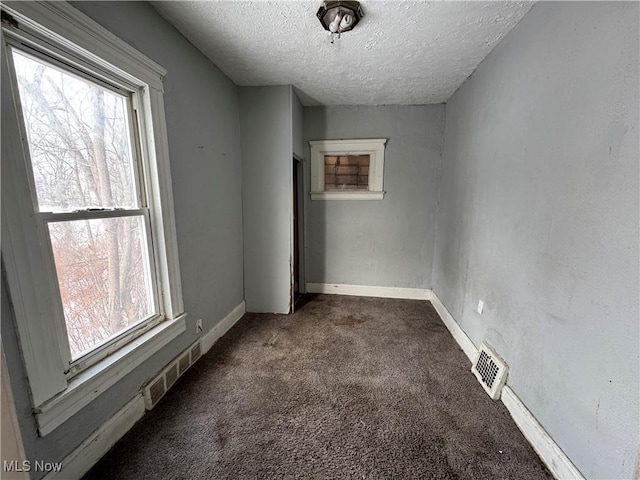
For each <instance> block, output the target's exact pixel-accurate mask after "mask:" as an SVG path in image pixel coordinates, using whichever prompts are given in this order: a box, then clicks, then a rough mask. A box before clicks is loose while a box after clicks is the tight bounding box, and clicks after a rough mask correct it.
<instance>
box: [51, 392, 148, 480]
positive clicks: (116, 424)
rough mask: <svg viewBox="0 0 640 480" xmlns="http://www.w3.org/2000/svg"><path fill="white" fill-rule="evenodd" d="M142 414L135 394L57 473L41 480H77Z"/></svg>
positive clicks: (72, 454)
mask: <svg viewBox="0 0 640 480" xmlns="http://www.w3.org/2000/svg"><path fill="white" fill-rule="evenodd" d="M144 411H145V410H144V399H143V398H142V395H141V394H138V395H136V396H135V398H134V399H133V400H131V401H130V402H129V403H127V404H126V405H125V406H124V407H123V408H122V409H121V410H119V411H118V413H116V414H115V415H114V416H113V417H111V418H110V419H109V420H107V421H106V422H105V423H103V424H102V425H101V426H100V428H98V429H97V430H96V431H95V432H93V433H92V434H91V435H90V436H89V437H88V438H87V439H86V440H85V441H84V442H82V443H81V444H80V446H79V447H78V448H76V449H75V450H74V451H73V452H71V454H70V455H69V456H67V457H66V458H65V459H64V460H63V461H62V468H61V469H60V471H59V472H51V473H49V474H48V475H46V476H45V477H44V479H45V480H57V479H60V480H70V479H79V478H81V477H82V476H83V475H84V474H85V473H87V472H88V471H89V469H90V468H91V467H93V466H94V465H95V464H96V462H97V461H98V460H100V458H101V457H102V456H103V455H105V454H106V453H107V452H108V451H109V449H110V448H111V447H113V446H114V445H115V443H116V442H117V441H118V440H120V439H121V438H122V437H123V436H124V434H125V433H127V432H128V431H129V429H130V428H131V427H133V425H134V424H135V423H136V422H137V421H138V420H140V419H141V418H142V416H143V415H144Z"/></svg>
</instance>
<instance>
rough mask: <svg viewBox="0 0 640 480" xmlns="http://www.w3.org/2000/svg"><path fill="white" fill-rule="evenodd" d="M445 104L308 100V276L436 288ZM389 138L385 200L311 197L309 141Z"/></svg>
mask: <svg viewBox="0 0 640 480" xmlns="http://www.w3.org/2000/svg"><path fill="white" fill-rule="evenodd" d="M443 113H444V106H443V105H430V106H420V107H402V106H395V107H308V108H305V109H304V124H305V143H306V146H305V148H306V151H307V154H306V155H305V175H304V178H305V182H306V186H305V202H306V208H305V215H306V219H305V222H306V232H305V238H306V280H307V282H312V283H339V284H349V285H366V286H385V287H406V288H431V264H432V259H433V249H434V242H435V224H436V201H437V197H438V195H437V192H438V171H439V168H440V154H441V147H442V132H443ZM354 138H387V139H388V141H387V145H386V150H385V164H384V190H385V191H386V192H387V193H386V194H385V197H384V199H383V200H365V201H335V200H331V201H323V200H313V201H312V200H311V199H310V198H309V195H308V193H309V182H310V174H309V172H310V169H309V166H310V165H309V158H310V153H309V143H308V142H309V140H328V139H354Z"/></svg>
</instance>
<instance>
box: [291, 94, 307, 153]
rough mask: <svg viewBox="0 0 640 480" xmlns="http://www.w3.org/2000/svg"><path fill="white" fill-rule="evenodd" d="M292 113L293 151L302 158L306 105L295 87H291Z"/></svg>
mask: <svg viewBox="0 0 640 480" xmlns="http://www.w3.org/2000/svg"><path fill="white" fill-rule="evenodd" d="M291 114H292V115H291V116H292V125H291V129H292V130H293V153H294V154H296V155H297V156H299V157H300V158H304V107H303V106H302V103H301V102H300V99H299V98H298V95H297V94H296V93H295V91H294V89H293V88H292V89H291Z"/></svg>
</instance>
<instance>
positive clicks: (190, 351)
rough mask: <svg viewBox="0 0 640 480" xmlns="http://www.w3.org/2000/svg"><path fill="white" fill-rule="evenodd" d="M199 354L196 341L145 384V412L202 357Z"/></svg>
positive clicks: (199, 350)
mask: <svg viewBox="0 0 640 480" xmlns="http://www.w3.org/2000/svg"><path fill="white" fill-rule="evenodd" d="M201 352H202V350H201V349H200V341H197V342H196V343H194V344H193V345H191V346H190V347H189V348H187V349H186V350H185V351H184V352H182V353H181V354H180V355H178V356H177V357H176V358H174V359H173V360H171V362H169V365H167V367H166V368H165V369H164V370H163V371H162V373H161V374H160V375H158V376H157V377H155V378H154V379H153V380H151V381H150V382H149V383H147V385H146V386H145V387H144V403H145V407H146V409H147V410H151V409H152V408H153V407H155V406H156V404H157V403H158V401H159V400H160V399H161V398H162V397H163V396H164V394H165V393H167V390H169V389H170V388H171V387H172V386H173V384H174V383H176V380H178V378H179V377H181V376H182V374H183V373H184V372H186V371H187V370H188V369H189V367H191V365H193V364H194V363H195V362H196V361H197V360H198V359H199V358H200V357H201V356H202V354H201Z"/></svg>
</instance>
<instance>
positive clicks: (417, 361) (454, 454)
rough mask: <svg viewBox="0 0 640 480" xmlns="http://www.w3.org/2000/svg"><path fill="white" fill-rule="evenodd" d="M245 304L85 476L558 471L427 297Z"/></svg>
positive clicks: (513, 475)
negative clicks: (291, 310) (248, 310)
mask: <svg viewBox="0 0 640 480" xmlns="http://www.w3.org/2000/svg"><path fill="white" fill-rule="evenodd" d="M303 303H304V304H303V305H302V306H301V307H299V310H298V312H296V313H295V314H294V315H265V314H260V315H258V314H247V315H246V316H245V317H244V318H243V319H242V320H241V321H240V322H238V324H237V325H236V326H235V327H234V328H233V329H232V330H231V331H230V332H229V333H228V334H227V335H226V336H225V337H224V338H223V339H221V340H220V341H219V342H218V343H217V344H216V345H215V346H214V347H213V348H212V349H211V351H210V352H209V353H208V354H207V355H205V356H204V357H203V358H202V359H201V360H199V361H198V363H196V365H194V366H193V367H192V368H191V370H189V371H188V372H187V373H186V374H185V376H184V377H183V378H182V379H181V380H180V381H179V382H178V383H176V385H175V386H174V387H173V388H172V389H171V390H170V391H169V393H167V395H166V396H165V398H164V399H163V400H162V401H161V402H160V403H159V404H158V406H156V408H155V409H154V410H152V411H151V412H149V413H148V414H147V415H145V416H144V418H143V419H142V420H141V421H140V423H138V424H137V425H136V426H135V427H134V428H133V429H132V430H131V431H130V432H129V433H128V434H127V435H126V436H125V437H124V438H123V439H122V440H121V441H120V442H119V443H118V444H117V445H116V446H115V447H114V448H113V449H112V450H111V451H110V452H109V453H108V454H107V455H106V456H105V457H104V458H103V459H102V460H101V461H100V462H99V463H98V464H97V465H96V466H95V467H94V468H93V469H92V470H91V471H90V472H89V474H88V475H87V476H86V477H85V478H87V479H94V478H115V479H146V478H148V479H153V480H156V479H161V478H171V479H220V478H234V479H235V478H365V479H369V478H376V479H378V478H434V479H436V478H437V479H455V478H460V479H462V478H467V479H481V478H486V479H491V480H494V479H499V478H504V479H507V478H508V479H540V478H552V477H551V475H550V473H549V472H548V470H547V469H546V468H545V466H544V465H543V464H542V462H541V461H540V459H539V458H538V457H537V455H536V454H535V452H534V451H533V449H532V448H531V447H530V446H529V444H528V443H527V441H526V440H525V438H524V437H523V436H522V434H521V433H520V431H519V430H518V429H517V427H516V426H515V424H514V423H513V421H512V420H511V418H510V416H509V413H508V412H507V410H506V409H505V407H504V406H503V405H502V403H500V402H495V401H493V400H491V399H490V398H489V397H488V396H487V394H486V393H485V392H484V390H483V389H482V388H481V387H480V385H479V384H478V383H477V381H476V379H475V377H474V376H473V375H472V374H471V372H470V371H469V369H470V363H469V361H468V359H467V358H466V356H465V355H464V354H463V353H462V351H461V350H460V349H459V348H458V346H457V345H456V343H455V342H454V340H453V338H452V337H451V336H450V334H449V332H448V331H447V329H446V328H445V326H444V325H443V324H442V322H441V320H440V319H439V317H438V316H437V314H436V313H435V311H434V310H433V307H432V306H431V304H430V303H429V302H425V301H413V300H392V299H378V298H362V297H341V296H329V295H318V296H306V297H304V298H303Z"/></svg>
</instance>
